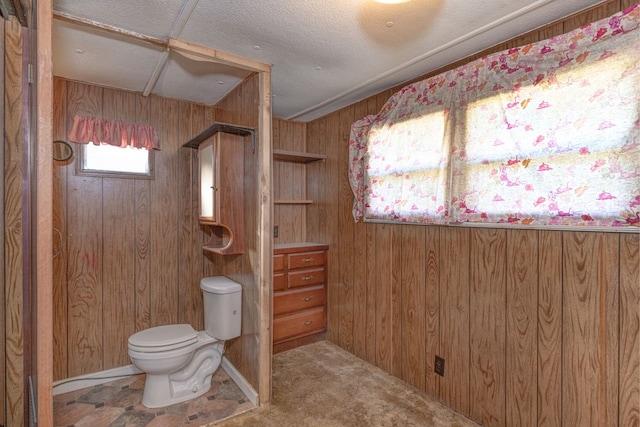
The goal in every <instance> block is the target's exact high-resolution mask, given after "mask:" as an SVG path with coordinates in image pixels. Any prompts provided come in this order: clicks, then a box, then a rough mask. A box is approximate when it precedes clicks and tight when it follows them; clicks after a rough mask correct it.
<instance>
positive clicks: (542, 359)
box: [537, 231, 563, 426]
mask: <svg viewBox="0 0 640 427" xmlns="http://www.w3.org/2000/svg"><path fill="white" fill-rule="evenodd" d="M538 244H539V250H538V254H539V257H538V274H539V284H538V355H537V356H538V378H537V380H538V381H537V383H538V384H537V388H538V403H537V404H538V425H540V426H561V425H562V419H561V415H562V306H563V302H562V276H563V274H562V253H563V248H562V232H557V231H540V234H539V240H538Z"/></svg>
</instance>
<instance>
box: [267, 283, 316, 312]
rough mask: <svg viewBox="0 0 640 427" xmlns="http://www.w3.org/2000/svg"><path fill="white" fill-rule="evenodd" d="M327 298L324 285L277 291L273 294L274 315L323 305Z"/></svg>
mask: <svg viewBox="0 0 640 427" xmlns="http://www.w3.org/2000/svg"><path fill="white" fill-rule="evenodd" d="M325 300H326V297H325V291H324V286H316V287H314V288H304V289H296V290H294V291H288V292H281V293H277V294H274V296H273V315H274V316H278V315H280V314H285V313H292V312H294V311H299V310H305V309H308V308H312V307H318V306H322V305H324V304H325V302H326V301H325Z"/></svg>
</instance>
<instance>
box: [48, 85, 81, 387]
mask: <svg viewBox="0 0 640 427" xmlns="http://www.w3.org/2000/svg"><path fill="white" fill-rule="evenodd" d="M53 89H54V93H53V101H54V102H53V139H54V140H61V141H66V140H67V126H66V118H67V82H66V80H62V79H56V80H55V84H54V86H53ZM74 155H76V154H75V153H74ZM72 167H73V159H70V160H68V161H66V162H60V161H54V162H53V171H52V192H53V194H52V199H53V212H52V214H53V228H54V232H53V255H54V257H53V261H52V262H53V283H52V288H53V289H52V293H53V296H52V299H53V307H55V308H56V310H55V316H53V325H52V328H53V379H54V380H59V379H62V378H67V364H66V360H67V339H68V337H67V321H68V317H67V285H66V278H67V245H66V244H67V239H66V238H65V236H66V235H67V228H66V227H67V222H66V219H67V209H66V208H67V174H68V173H69V172H68V169H69V168H72ZM56 230H57V231H56Z"/></svg>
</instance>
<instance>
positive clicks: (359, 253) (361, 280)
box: [347, 102, 370, 359]
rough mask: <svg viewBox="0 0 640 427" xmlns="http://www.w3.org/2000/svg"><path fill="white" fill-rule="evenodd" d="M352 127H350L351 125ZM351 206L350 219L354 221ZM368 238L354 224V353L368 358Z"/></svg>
mask: <svg viewBox="0 0 640 427" xmlns="http://www.w3.org/2000/svg"><path fill="white" fill-rule="evenodd" d="M365 109H366V103H364V102H359V103H357V104H355V105H354V109H353V114H354V118H359V117H363V116H364V115H365ZM349 129H350V127H349ZM347 203H350V204H352V203H353V197H352V196H351V194H349V198H348V199H347ZM351 207H352V206H349V208H350V209H349V216H348V220H349V221H351V222H353V216H352V214H351ZM366 240H367V232H366V227H365V226H364V225H363V224H354V226H353V245H352V248H353V264H352V265H353V267H352V270H353V278H352V281H353V354H355V355H356V356H358V357H360V358H361V359H366V352H367V342H366V339H367V335H366V334H367V294H368V293H369V290H370V287H369V282H367V250H366V245H365V244H364V242H366Z"/></svg>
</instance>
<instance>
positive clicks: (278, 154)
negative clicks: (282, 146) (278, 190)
mask: <svg viewBox="0 0 640 427" xmlns="http://www.w3.org/2000/svg"><path fill="white" fill-rule="evenodd" d="M326 158H327V155H326V154H315V153H303V152H300V151H288V150H277V149H276V150H273V160H277V161H281V162H291V163H302V164H307V163H312V162H318V161H322V160H326ZM273 203H274V204H276V205H310V204H312V203H313V200H308V199H304V200H274V202H273Z"/></svg>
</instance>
